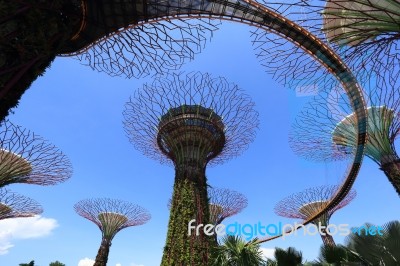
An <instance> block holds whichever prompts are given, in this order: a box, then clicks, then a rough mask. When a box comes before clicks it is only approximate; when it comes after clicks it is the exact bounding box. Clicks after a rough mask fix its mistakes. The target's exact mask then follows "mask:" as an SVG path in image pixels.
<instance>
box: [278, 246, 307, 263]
mask: <svg viewBox="0 0 400 266" xmlns="http://www.w3.org/2000/svg"><path fill="white" fill-rule="evenodd" d="M274 256H275V259H276V262H277V264H276V265H277V266H298V265H302V262H303V255H302V253H301V252H300V251H297V250H296V249H295V248H292V247H289V248H288V249H287V250H284V249H281V248H276V249H275V254H274Z"/></svg>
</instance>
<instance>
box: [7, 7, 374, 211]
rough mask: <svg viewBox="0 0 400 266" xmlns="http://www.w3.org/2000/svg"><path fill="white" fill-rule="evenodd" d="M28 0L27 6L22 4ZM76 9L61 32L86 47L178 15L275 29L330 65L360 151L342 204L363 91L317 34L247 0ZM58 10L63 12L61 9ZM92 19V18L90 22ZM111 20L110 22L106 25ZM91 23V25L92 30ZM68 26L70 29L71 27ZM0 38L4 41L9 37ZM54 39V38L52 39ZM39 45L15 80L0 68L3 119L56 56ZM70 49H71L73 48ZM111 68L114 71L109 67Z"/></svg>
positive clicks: (362, 138)
mask: <svg viewBox="0 0 400 266" xmlns="http://www.w3.org/2000/svg"><path fill="white" fill-rule="evenodd" d="M27 1H28V0H24V1H23V0H18V1H17V3H23V4H24V5H25V7H27V8H22V9H21V10H19V9H17V11H18V12H24V11H26V10H31V9H30V8H31V7H32V5H31V4H29V3H28V2H27ZM61 2H62V1H61ZM9 3H14V2H9ZM26 3H28V4H27V5H26ZM69 3H70V2H69ZM121 5H122V6H121ZM35 7H36V5H35ZM135 7H136V8H135ZM70 10H73V8H70ZM80 10H81V11H80V12H75V13H74V12H72V13H70V14H69V15H70V16H71V17H73V16H74V15H76V14H77V13H80V14H79V15H80V20H73V21H75V22H76V21H79V22H80V25H76V27H75V26H73V27H72V28H73V29H76V32H75V33H74V34H72V35H69V31H65V32H68V34H67V37H69V38H70V41H74V40H85V39H86V40H87V41H88V43H86V44H85V43H84V44H83V46H81V48H83V47H85V45H89V44H90V43H92V42H95V41H96V40H99V39H101V38H103V37H104V36H111V34H109V33H113V32H115V31H117V32H118V31H120V32H123V31H125V30H126V29H128V28H130V27H134V25H136V24H141V23H147V22H152V21H158V20H167V19H171V20H172V19H177V18H179V19H181V18H213V19H226V20H229V21H236V22H239V23H244V24H249V25H252V26H255V27H258V28H260V29H263V30H265V31H268V32H272V33H275V34H277V35H279V36H280V37H283V38H285V39H286V40H288V41H290V42H292V43H294V44H295V45H296V46H298V47H300V49H302V50H304V51H305V54H309V55H311V56H312V58H314V59H315V60H316V61H318V62H319V63H320V64H321V65H322V66H323V67H325V68H326V69H328V71H329V73H331V74H332V75H333V76H334V77H335V78H337V79H338V80H339V81H340V83H341V84H342V85H343V87H344V89H345V91H346V93H347V94H348V95H349V98H351V104H352V107H353V109H354V111H355V112H356V114H357V121H358V131H357V132H358V141H357V143H358V149H357V152H356V155H355V157H354V161H353V164H352V165H351V166H350V168H349V172H348V177H347V179H346V181H345V182H344V183H343V186H342V187H341V189H340V191H338V193H337V195H336V197H335V198H334V199H333V201H332V202H331V203H330V204H329V205H328V206H327V208H332V207H333V206H334V205H335V204H337V203H338V202H340V200H341V199H342V198H343V197H344V196H345V195H346V193H347V192H348V191H349V188H350V187H351V185H352V184H353V182H354V180H355V178H356V176H357V173H358V170H359V167H360V165H361V162H362V155H363V154H362V151H363V144H364V141H365V128H366V127H365V123H364V122H365V115H366V114H365V104H364V101H363V97H362V92H361V89H360V88H359V86H358V84H357V80H356V79H355V77H354V75H353V74H352V73H351V71H350V69H349V68H348V67H347V66H346V65H345V64H344V63H343V61H342V60H341V59H340V58H339V57H338V55H337V54H336V53H335V52H334V51H333V50H332V49H331V48H330V47H328V46H327V45H325V44H324V43H323V42H321V41H320V40H319V39H318V38H317V37H316V36H315V35H313V34H311V33H310V32H309V31H307V30H306V29H305V28H303V27H301V26H299V25H298V24H296V23H294V22H292V21H291V20H289V19H287V18H285V17H283V16H282V15H280V14H279V12H276V11H275V10H273V9H271V8H268V7H267V6H263V5H261V4H259V3H257V2H255V1H251V0H213V1H196V0H190V1H185V2H182V1H177V0H169V1H165V2H160V1H153V0H150V1H136V2H133V1H122V2H116V1H93V0H82V2H80ZM39 11H40V10H39ZM131 11H132V12H131ZM10 14H13V15H11V16H8V17H7V19H6V21H8V19H10V20H9V21H11V20H12V19H13V18H14V17H15V14H14V13H12V12H11V13H10ZM58 14H66V13H65V12H59V13H58ZM116 14H117V15H118V14H122V16H115V15H116ZM96 15H97V18H96ZM127 15H128V16H127ZM13 16H14V17H13ZM92 18H96V19H94V20H92ZM110 21H111V24H108V23H109V22H110ZM121 22H122V26H121ZM19 24H20V25H22V26H23V25H30V24H29V23H28V24H27V23H25V24H24V22H21V23H19ZM78 24H79V23H78ZM49 25H50V24H49ZM51 25H55V24H51ZM90 25H93V26H94V28H93V27H91V26H90ZM100 25H103V26H105V27H98V26H100ZM63 26H65V25H63ZM67 26H68V25H67ZM70 28H71V27H69V29H70ZM97 29H101V31H103V33H101V32H99V31H97ZM49 32H54V31H49ZM104 32H105V33H104ZM16 33H18V34H20V33H21V32H18V31H16ZM57 33H62V34H64V31H60V30H59V31H57ZM18 34H17V35H18ZM7 36H8V35H7ZM63 36H64V35H63ZM22 37H23V36H21V38H16V40H24V38H22ZM64 37H65V36H64ZM2 39H4V40H7V38H2ZM52 39H53V40H54V38H52ZM41 40H46V38H44V39H43V38H42V39H41ZM21 45H22V47H23V43H21ZM68 47H70V45H68ZM42 48H43V47H40V49H38V50H35V51H39V56H36V57H33V58H31V57H27V58H25V57H24V56H22V57H21V58H22V59H23V60H22V61H21V63H20V64H19V65H18V67H17V68H13V69H11V70H12V71H14V72H15V73H14V72H13V74H12V75H11V76H12V77H13V78H11V79H9V76H10V75H9V73H11V72H10V71H11V70H10V69H3V68H2V69H1V70H2V71H3V70H4V71H5V72H4V71H3V72H4V73H8V74H7V75H8V76H7V75H6V76H5V78H4V81H1V82H0V84H5V86H4V88H3V89H2V91H1V93H0V97H4V96H5V95H8V96H10V95H12V97H10V98H11V99H12V100H11V102H7V103H6V104H4V105H3V104H1V106H5V109H4V110H2V117H4V115H5V114H6V113H7V112H8V109H9V108H11V107H12V106H14V105H15V104H16V102H17V100H18V99H19V97H20V96H21V95H22V93H23V91H24V90H25V89H26V86H27V84H28V85H29V84H30V83H31V82H32V81H33V80H34V79H35V78H36V75H33V76H32V73H42V72H43V70H44V69H45V67H46V66H48V65H49V64H50V62H51V60H52V59H53V58H54V56H55V54H54V51H53V50H50V52H49V53H50V55H48V53H47V52H46V53H44V54H46V56H44V57H43V52H42V51H43V49H42ZM64 48H65V47H64ZM45 50H46V49H45ZM77 50H79V47H77ZM57 51H59V50H57ZM70 52H71V53H73V52H75V51H70ZM117 52H118V51H117ZM21 55H23V54H21ZM110 68H111V69H112V68H113V67H110ZM116 69H118V66H117V67H116ZM3 72H0V73H3ZM128 72H129V71H128ZM21 77H22V78H23V82H17V80H18V79H21ZM2 80H3V77H2ZM18 86H19V87H18ZM14 87H15V88H14Z"/></svg>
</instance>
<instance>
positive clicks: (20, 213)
mask: <svg viewBox="0 0 400 266" xmlns="http://www.w3.org/2000/svg"><path fill="white" fill-rule="evenodd" d="M42 212H43V209H42V207H41V206H40V205H39V204H38V203H37V202H36V201H34V200H32V199H30V198H27V197H24V196H21V195H18V194H16V193H13V192H10V191H9V190H7V189H5V188H0V220H3V219H7V218H22V217H32V216H35V215H38V214H41V213H42Z"/></svg>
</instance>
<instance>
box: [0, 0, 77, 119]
mask: <svg viewBox="0 0 400 266" xmlns="http://www.w3.org/2000/svg"><path fill="white" fill-rule="evenodd" d="M71 5H73V4H72V3H71V1H70V0H69V1H67V0H54V1H52V3H51V6H49V4H48V3H47V1H42V0H40V1H37V0H27V1H0V17H2V18H3V17H4V18H5V19H4V20H3V21H2V26H1V27H0V58H1V59H0V69H4V70H7V71H5V72H3V73H2V74H0V88H5V86H6V85H7V87H8V89H9V90H8V92H6V94H5V95H4V96H3V97H2V98H1V100H0V121H1V120H3V119H4V118H5V117H6V116H7V115H8V113H9V111H10V109H11V108H13V107H15V106H17V105H18V101H19V99H20V98H21V96H22V94H23V93H24V92H25V90H26V89H28V88H29V86H30V85H31V83H32V82H33V81H34V80H36V79H37V78H38V77H39V76H41V75H43V73H44V71H45V69H46V68H47V67H48V66H49V65H50V63H51V62H52V61H53V60H54V58H55V57H56V55H57V51H58V50H59V49H60V47H62V46H63V44H64V42H65V41H66V40H67V39H69V38H70V36H71V34H72V32H73V30H74V29H75V27H73V26H72V25H71V24H70V23H72V22H71V21H70V20H68V19H67V18H66V17H65V15H63V12H62V10H64V8H66V6H71ZM78 22H79V21H78ZM74 23H77V22H76V21H75V22H74Z"/></svg>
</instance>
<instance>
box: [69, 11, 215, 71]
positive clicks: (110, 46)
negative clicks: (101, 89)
mask: <svg viewBox="0 0 400 266" xmlns="http://www.w3.org/2000/svg"><path fill="white" fill-rule="evenodd" d="M217 24H218V23H217V22H215V23H211V22H210V21H207V20H205V19H202V20H200V19H198V20H193V19H179V20H178V19H177V20H160V21H154V22H152V23H144V24H139V25H136V26H135V27H132V28H129V29H125V30H124V31H122V32H118V33H115V34H111V35H110V36H107V37H105V38H101V39H100V40H98V41H96V42H95V43H92V44H91V45H90V46H89V47H85V48H84V49H83V50H82V51H78V52H76V53H72V55H76V58H77V59H78V60H80V61H81V62H82V63H83V64H84V65H87V66H89V67H90V68H92V69H94V70H96V71H99V72H105V73H106V74H108V75H110V76H124V77H127V78H132V77H135V78H140V77H143V76H147V75H150V74H154V73H164V72H166V71H169V70H177V69H179V68H180V67H181V66H182V65H183V64H184V63H185V62H187V61H188V60H192V59H194V56H195V55H196V54H198V53H200V52H201V51H202V50H203V48H204V47H205V45H206V43H207V41H208V39H209V38H211V36H212V33H213V31H215V30H217ZM70 55H71V54H67V55H66V56H70Z"/></svg>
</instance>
